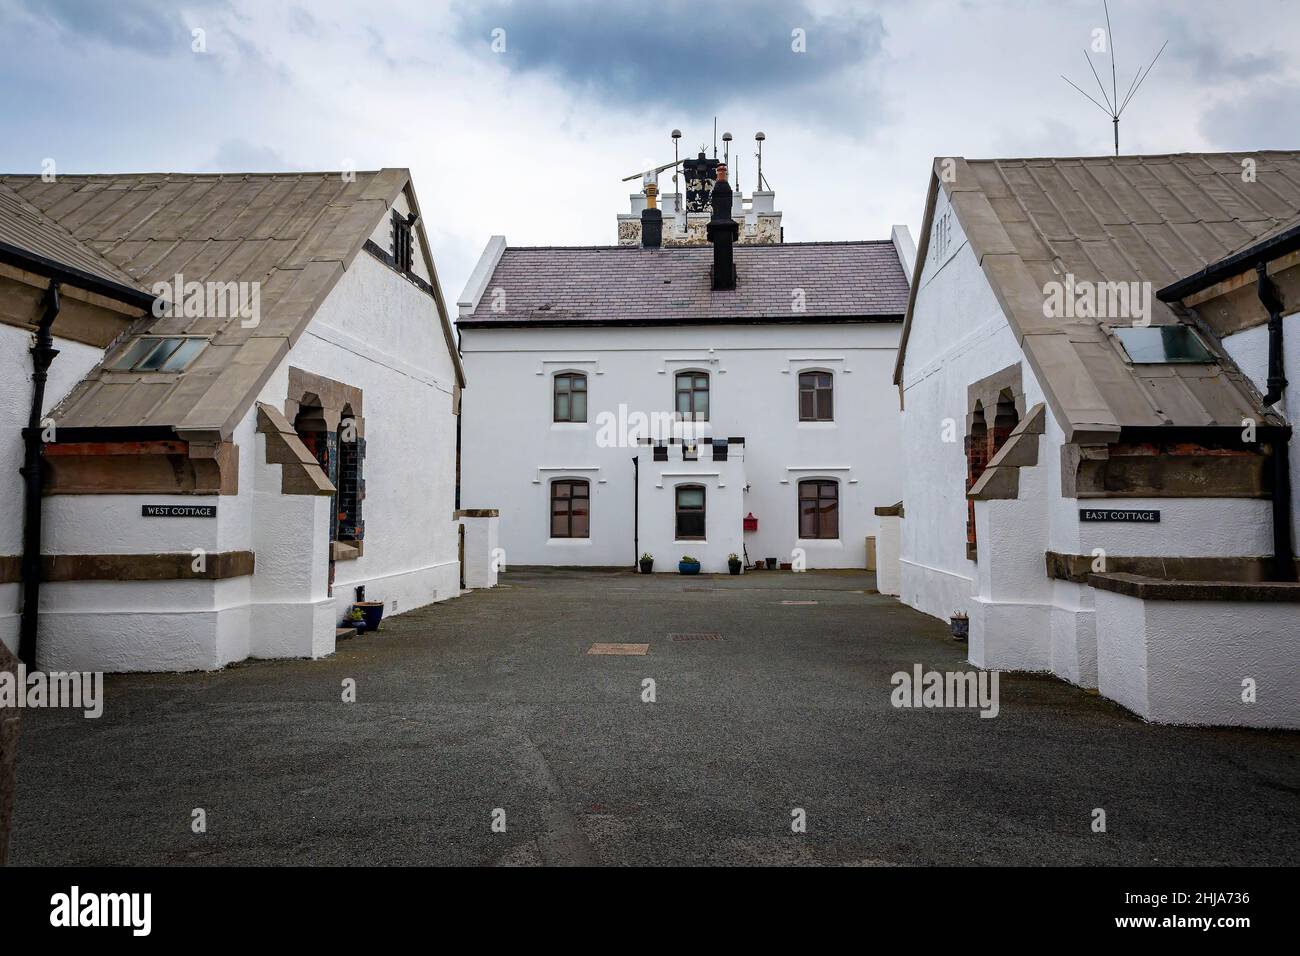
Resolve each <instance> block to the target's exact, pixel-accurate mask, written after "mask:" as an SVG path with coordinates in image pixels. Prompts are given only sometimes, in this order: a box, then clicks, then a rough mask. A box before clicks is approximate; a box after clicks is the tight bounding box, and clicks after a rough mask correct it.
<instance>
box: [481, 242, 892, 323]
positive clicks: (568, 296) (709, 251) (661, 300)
mask: <svg viewBox="0 0 1300 956" xmlns="http://www.w3.org/2000/svg"><path fill="white" fill-rule="evenodd" d="M734 252H735V262H736V275H737V280H736V289H735V291H734V292H721V291H719V292H714V291H713V290H712V289H710V287H709V285H710V270H711V268H712V265H713V247H712V246H673V247H664V248H660V249H644V248H642V247H640V246H567V247H560V246H545V247H516V248H507V249H506V250H505V252H504V253H503V254H502V256H501V260H500V262H498V263H497V266H496V269H495V271H494V272H493V274H492V277H491V278H490V279H489V280H488V283H487V286H486V289H487V292H486V293H485V294H484V295H483V297H482V299H481V300H480V301H479V303H478V306H477V307H476V308H475V310H474V311H473V312H472V313H470V314H469V315H467V316H463V317H462V318H461V320H460V321H459V323H458V324H459V325H460V326H462V327H464V328H474V327H488V326H510V325H520V324H531V325H536V324H544V325H582V324H601V325H609V324H629V323H638V324H658V323H664V322H699V323H709V322H720V321H783V322H791V321H816V320H818V319H823V318H830V319H835V320H846V319H866V320H878V321H889V320H899V319H901V318H902V316H903V313H904V311H905V310H906V308H907V290H908V284H907V276H906V275H905V274H904V272H903V267H902V266H901V265H900V264H899V261H898V253H897V252H896V251H895V249H894V245H893V243H892V242H891V241H889V240H883V241H872V242H799V243H782V244H778V245H737V246H736V247H735V250H734ZM497 289H501V290H503V291H504V293H505V295H504V298H502V297H500V296H496V295H495V291H496V290H497ZM796 289H802V290H803V292H804V296H803V301H804V305H805V311H803V312H797V311H795V310H794V309H792V308H791V305H792V303H793V302H794V301H795V290H796ZM494 302H503V303H504V306H505V308H504V311H501V312H495V311H493V303H494Z"/></svg>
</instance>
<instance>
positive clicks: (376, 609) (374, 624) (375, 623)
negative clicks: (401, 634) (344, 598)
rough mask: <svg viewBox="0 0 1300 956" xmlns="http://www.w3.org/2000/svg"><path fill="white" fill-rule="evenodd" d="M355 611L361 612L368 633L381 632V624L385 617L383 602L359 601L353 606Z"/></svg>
mask: <svg viewBox="0 0 1300 956" xmlns="http://www.w3.org/2000/svg"><path fill="white" fill-rule="evenodd" d="M352 608H353V610H359V611H360V612H361V616H362V618H364V619H365V623H366V630H367V631H377V630H379V622H380V621H381V620H383V617H384V602H383V601H357V602H356V603H355V604H353V605H352Z"/></svg>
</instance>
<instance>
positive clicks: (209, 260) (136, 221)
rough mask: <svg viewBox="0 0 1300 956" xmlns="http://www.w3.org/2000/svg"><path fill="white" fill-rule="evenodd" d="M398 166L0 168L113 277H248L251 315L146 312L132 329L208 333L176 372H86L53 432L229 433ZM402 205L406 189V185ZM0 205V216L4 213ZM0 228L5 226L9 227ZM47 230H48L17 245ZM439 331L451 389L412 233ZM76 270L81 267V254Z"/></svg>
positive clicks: (400, 177) (347, 256) (10, 184)
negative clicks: (256, 315)
mask: <svg viewBox="0 0 1300 956" xmlns="http://www.w3.org/2000/svg"><path fill="white" fill-rule="evenodd" d="M409 187H410V172H409V171H408V170H406V169H383V170H379V171H377V172H357V173H355V174H354V173H351V172H349V173H348V174H346V175H345V174H343V173H341V172H324V173H289V174H242V173H238V174H177V173H141V174H122V175H101V176H68V175H60V176H58V177H57V179H56V180H55V181H53V182H45V181H44V180H42V179H41V178H40V177H39V176H12V175H9V176H3V177H0V189H4V190H5V191H6V192H8V193H10V194H11V195H12V194H16V195H17V196H18V197H20V200H21V201H24V202H25V204H26V206H28V207H31V208H33V209H35V210H37V211H38V213H39V215H40V216H41V217H42V219H43V222H44V223H46V224H54V225H56V226H57V227H58V228H59V230H61V231H60V232H58V233H57V235H58V236H63V235H66V236H67V237H68V238H70V239H71V240H73V241H74V242H75V243H77V244H78V245H79V246H80V247H82V248H83V249H84V250H87V251H88V253H89V254H91V255H93V256H94V257H95V259H94V261H95V262H101V263H102V265H101V266H100V268H101V269H103V270H107V271H111V272H113V273H115V274H116V275H117V276H118V277H119V281H127V282H131V283H133V284H134V285H135V286H136V287H137V288H141V289H146V288H148V287H150V286H151V285H152V284H153V283H155V282H168V283H170V282H172V281H173V279H174V277H175V276H176V275H178V274H179V275H181V276H183V277H184V281H185V282H201V283H202V282H260V283H261V286H260V296H261V301H260V306H261V311H260V321H259V323H258V324H257V325H256V326H255V327H252V328H244V327H243V325H242V324H241V320H240V318H239V317H238V316H232V317H228V318H217V317H204V318H193V317H190V318H187V317H184V316H182V315H175V316H165V317H153V316H150V317H149V318H148V319H147V320H145V321H144V322H143V323H142V324H141V325H140V327H138V328H137V329H135V330H134V331H135V333H136V334H141V333H152V334H173V335H174V334H197V335H205V336H210V340H209V344H208V346H207V347H206V348H205V349H204V350H203V351H202V352H201V353H200V354H199V356H198V358H196V359H195V361H194V363H193V364H192V365H191V366H189V367H188V368H187V369H185V370H184V371H183V372H178V373H156V372H155V373H147V374H136V373H126V372H112V371H108V370H106V369H105V368H103V367H102V365H101V366H98V367H96V368H95V369H94V370H93V371H91V373H90V374H89V375H88V376H87V377H86V378H85V379H84V380H83V381H82V382H81V383H80V384H79V385H77V387H76V388H75V389H73V391H72V392H71V394H69V395H68V397H67V398H66V399H65V400H64V401H63V402H62V403H61V404H60V405H59V407H58V409H56V411H55V412H54V414H53V417H54V419H55V421H56V422H57V423H58V424H59V425H60V426H61V427H64V428H105V427H125V428H138V427H151V426H158V427H169V428H172V429H175V430H176V431H219V432H220V433H221V434H222V435H224V436H229V434H230V432H231V430H232V429H233V428H234V426H235V425H236V424H237V423H238V421H239V419H240V418H241V417H242V416H243V414H244V413H245V412H246V411H247V409H248V408H249V407H250V406H251V404H252V402H253V400H254V399H255V398H256V395H257V392H258V391H259V390H260V389H261V387H262V385H263V384H264V383H265V382H266V380H267V379H268V378H269V377H270V375H271V374H272V373H273V372H274V370H275V368H276V366H277V365H278V364H279V363H280V362H281V360H282V359H283V358H284V356H285V355H287V354H288V352H289V349H290V347H291V346H292V345H293V344H294V343H295V342H296V341H297V339H298V337H299V336H300V335H301V334H302V332H303V330H304V329H305V328H306V326H307V324H308V322H310V321H311V318H312V316H313V315H314V314H315V312H316V309H317V308H318V307H319V306H320V304H321V302H322V301H324V299H325V297H326V295H328V294H329V292H330V290H331V289H333V287H334V285H335V284H336V283H337V282H338V280H339V279H340V278H341V277H342V276H343V273H344V271H345V270H346V269H347V268H348V267H349V266H350V265H351V263H352V261H353V259H354V258H355V257H356V255H357V253H358V252H360V250H361V249H362V247H363V246H364V244H365V242H366V239H367V238H369V236H370V234H371V233H372V232H373V231H374V229H375V228H376V226H378V224H379V223H380V221H381V218H382V217H383V216H384V214H385V213H386V212H387V210H388V209H389V208H390V207H391V206H392V204H393V202H394V201H395V200H396V199H397V197H398V196H399V195H400V194H401V193H402V192H403V191H405V190H408V189H409ZM409 195H410V198H411V201H412V202H414V190H411V191H410V193H409ZM9 218H10V215H9V208H8V207H0V220H4V219H9ZM10 228H15V227H13V226H10ZM53 235H56V233H51V232H50V231H49V230H48V229H46V230H45V232H43V233H42V236H37V237H35V238H34V239H32V240H31V241H36V240H40V239H42V237H43V236H44V237H45V238H44V239H43V241H45V242H47V243H49V242H53V241H54V240H53V239H52V238H49V236H53ZM420 238H421V242H420V247H421V249H423V250H424V253H425V257H426V265H427V267H428V269H429V274H430V276H431V277H433V283H432V285H433V288H434V293H435V299H436V306H437V311H438V312H439V319H440V321H441V323H442V326H443V334H444V337H445V339H446V342H447V345H448V348H449V350H450V351H451V353H452V357H453V361H454V362H455V363H456V370H457V376H458V378H459V379H460V381H461V384H463V377H462V376H461V371H460V364H459V357H458V356H457V354H456V349H455V344H454V339H453V337H452V332H451V327H450V322H449V320H448V317H447V315H446V309H445V307H444V305H443V302H442V298H441V290H440V289H439V287H438V282H437V273H436V272H435V271H434V267H433V263H432V260H431V259H430V258H429V256H428V243H427V241H424V237H423V235H421V237H420ZM84 264H85V265H89V264H91V263H90V262H85V263H84Z"/></svg>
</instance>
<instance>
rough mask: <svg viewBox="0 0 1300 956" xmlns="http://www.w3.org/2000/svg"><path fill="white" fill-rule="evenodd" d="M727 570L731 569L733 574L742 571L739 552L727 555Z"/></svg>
mask: <svg viewBox="0 0 1300 956" xmlns="http://www.w3.org/2000/svg"><path fill="white" fill-rule="evenodd" d="M727 570H728V571H730V572H731V573H732V574H739V573H740V555H737V554H729V555H727Z"/></svg>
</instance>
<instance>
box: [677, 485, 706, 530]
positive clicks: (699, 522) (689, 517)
mask: <svg viewBox="0 0 1300 956" xmlns="http://www.w3.org/2000/svg"><path fill="white" fill-rule="evenodd" d="M692 539H694V540H698V541H703V540H704V487H703V486H702V485H681V486H680V487H678V489H677V540H679V541H688V540H692Z"/></svg>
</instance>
